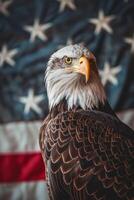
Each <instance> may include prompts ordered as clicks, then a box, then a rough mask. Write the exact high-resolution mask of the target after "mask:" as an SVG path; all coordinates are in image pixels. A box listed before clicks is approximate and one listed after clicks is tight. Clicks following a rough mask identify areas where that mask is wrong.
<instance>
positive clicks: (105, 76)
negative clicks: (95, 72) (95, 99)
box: [99, 62, 121, 85]
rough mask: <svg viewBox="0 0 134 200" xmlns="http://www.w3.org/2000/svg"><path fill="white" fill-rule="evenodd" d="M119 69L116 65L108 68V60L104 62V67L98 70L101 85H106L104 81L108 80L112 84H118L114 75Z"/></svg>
mask: <svg viewBox="0 0 134 200" xmlns="http://www.w3.org/2000/svg"><path fill="white" fill-rule="evenodd" d="M120 71H121V67H120V66H117V67H114V68H110V65H109V63H108V62H106V63H105V64H104V69H103V70H99V73H100V76H101V81H102V84H103V85H106V83H107V82H108V81H109V82H111V83H112V84H113V85H117V84H118V80H117V78H116V75H117V74H118V73H119V72H120Z"/></svg>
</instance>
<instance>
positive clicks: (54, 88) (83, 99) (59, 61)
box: [45, 44, 106, 110]
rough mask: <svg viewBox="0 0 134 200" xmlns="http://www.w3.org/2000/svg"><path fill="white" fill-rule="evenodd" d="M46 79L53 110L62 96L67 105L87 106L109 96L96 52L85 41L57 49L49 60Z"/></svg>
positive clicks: (98, 102)
mask: <svg viewBox="0 0 134 200" xmlns="http://www.w3.org/2000/svg"><path fill="white" fill-rule="evenodd" d="M45 80H46V88H47V94H48V100H49V108H50V110H51V109H52V108H53V107H54V106H56V105H58V104H59V103H60V101H62V100H63V99H65V100H66V102H67V105H68V109H72V108H73V107H74V106H75V107H81V108H82V109H84V110H86V109H93V108H94V107H98V106H99V104H100V103H101V104H104V102H105V100H106V95H105V92H104V89H103V86H102V84H101V80H100V77H99V73H98V69H97V65H96V59H95V56H94V55H93V54H92V53H91V51H89V50H88V49H87V48H86V47H84V46H83V45H77V44H75V45H69V46H66V47H64V48H62V49H60V50H58V51H56V52H55V53H54V54H53V55H52V56H51V57H50V59H49V61H48V65H47V69H46V76H45Z"/></svg>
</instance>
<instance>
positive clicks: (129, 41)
mask: <svg viewBox="0 0 134 200" xmlns="http://www.w3.org/2000/svg"><path fill="white" fill-rule="evenodd" d="M125 42H126V43H127V44H130V45H131V52H133V53H134V34H133V36H132V38H125Z"/></svg>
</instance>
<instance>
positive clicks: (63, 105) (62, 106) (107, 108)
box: [50, 99, 117, 118]
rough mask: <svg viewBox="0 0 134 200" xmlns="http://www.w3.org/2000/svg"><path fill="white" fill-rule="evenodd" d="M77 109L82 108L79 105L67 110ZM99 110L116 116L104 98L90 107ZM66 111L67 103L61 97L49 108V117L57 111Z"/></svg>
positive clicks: (53, 115) (73, 110)
mask: <svg viewBox="0 0 134 200" xmlns="http://www.w3.org/2000/svg"><path fill="white" fill-rule="evenodd" d="M78 110H83V109H82V108H81V107H80V106H79V107H75V106H74V107H73V108H72V109H70V110H69V111H72V112H77V111H78ZM87 110H89V111H90V110H91V109H87ZM93 110H94V111H100V112H104V113H107V114H110V115H112V116H114V117H117V116H116V114H115V112H114V111H113V109H112V108H111V106H110V105H109V103H108V101H107V100H106V101H105V103H104V104H101V103H100V104H99V106H98V107H94V108H93V109H92V111H93ZM67 111H68V105H67V101H66V99H63V100H62V101H61V102H60V103H59V104H58V105H56V106H54V107H53V108H52V109H51V110H50V116H51V117H53V118H54V117H56V116H57V115H58V114H59V113H62V112H67Z"/></svg>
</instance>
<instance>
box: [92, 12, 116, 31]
mask: <svg viewBox="0 0 134 200" xmlns="http://www.w3.org/2000/svg"><path fill="white" fill-rule="evenodd" d="M114 18H115V16H114V15H110V16H105V15H104V12H103V11H102V10H100V11H99V16H98V19H97V18H92V19H89V23H92V24H94V25H95V26H96V28H95V34H99V33H100V32H101V30H102V29H104V30H105V31H107V32H108V33H112V32H113V30H112V28H111V27H110V25H109V23H110V22H111V21H112V20H113V19H114Z"/></svg>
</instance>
